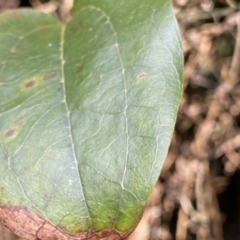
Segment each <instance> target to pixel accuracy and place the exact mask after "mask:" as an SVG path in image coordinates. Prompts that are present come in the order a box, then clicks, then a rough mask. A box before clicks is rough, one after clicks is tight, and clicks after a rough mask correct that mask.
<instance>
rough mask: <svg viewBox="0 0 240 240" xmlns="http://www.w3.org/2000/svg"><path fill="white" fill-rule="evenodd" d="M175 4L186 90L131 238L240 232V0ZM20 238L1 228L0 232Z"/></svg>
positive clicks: (0, 239)
mask: <svg viewBox="0 0 240 240" xmlns="http://www.w3.org/2000/svg"><path fill="white" fill-rule="evenodd" d="M0 3H1V1H0ZM174 4H175V13H176V16H177V18H178V22H179V26H180V29H181V34H182V39H183V47H184V54H185V72H184V79H185V85H184V87H185V91H184V95H183V99H182V103H181V106H180V110H179V114H178V120H177V124H176V129H175V133H174V136H173V140H172V144H171V147H170V151H169V155H168V157H167V160H166V162H165V165H164V167H163V169H162V172H161V176H160V178H159V181H158V183H157V184H156V186H155V188H154V190H153V192H152V195H151V197H150V199H149V203H148V205H147V206H146V209H145V212H144V215H143V218H142V221H141V223H140V224H139V226H138V227H137V229H136V231H135V232H134V233H133V234H132V236H131V237H130V238H129V240H150V239H151V240H173V239H176V240H194V239H196V240H238V239H240V208H239V207H240V171H239V169H240V155H239V154H240V130H239V126H240V83H239V79H240V73H239V71H240V2H239V1H237V0H175V1H174ZM0 6H1V5H0ZM1 231H2V232H1ZM1 233H2V234H1ZM15 239H17V238H16V237H14V236H13V235H12V234H11V233H9V232H8V231H7V230H6V229H2V230H1V229H0V240H15Z"/></svg>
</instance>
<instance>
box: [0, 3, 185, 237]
mask: <svg viewBox="0 0 240 240" xmlns="http://www.w3.org/2000/svg"><path fill="white" fill-rule="evenodd" d="M18 13H19V14H15V15H14V14H13V13H6V14H3V15H2V16H1V17H0V53H1V54H0V64H1V65H0V100H1V101H0V163H1V165H0V179H1V189H2V191H0V199H1V204H2V205H9V204H10V205H12V206H19V205H21V206H26V207H27V208H28V209H29V210H31V211H33V212H34V213H36V214H37V215H38V216H40V217H41V218H43V219H44V220H47V221H49V222H51V223H52V224H53V225H55V226H58V227H60V228H62V229H66V230H67V231H68V232H70V233H77V232H80V231H88V230H89V229H92V230H94V231H101V230H103V229H115V230H117V231H120V232H125V231H128V230H129V229H133V228H134V227H135V225H136V223H137V222H138V220H139V217H140V215H141V212H142V209H143V207H144V205H145V203H146V200H147V197H148V196H149V193H150V191H151V189H152V187H153V185H154V183H155V182H156V180H157V177H158V175H159V170H160V169H161V166H162V163H163V161H164V159H165V157H166V153H167V149H168V146H169V142H170V138H171V134H172V131H173V127H174V123H175V118H176V113H177V109H178V104H179V99H180V96H181V88H182V84H181V80H182V53H181V47H180V40H179V36H178V32H177V27H176V22H175V20H174V16H173V13H172V9H171V3H170V1H155V0H151V1H149V0H148V1H146V0H142V1H138V2H137V1H131V3H129V1H121V3H114V4H113V3H111V1H109V0H104V1H100V2H99V1H96V0H93V1H77V3H76V6H75V8H74V10H73V20H72V21H71V22H70V23H69V24H67V25H62V24H61V23H59V22H58V21H57V20H56V19H54V18H52V17H50V16H46V15H44V14H40V13H36V12H33V11H30V10H22V11H20V12H18ZM26 22H27V24H29V25H27V28H26ZM6 43H7V44H6ZM13 68H14V70H13Z"/></svg>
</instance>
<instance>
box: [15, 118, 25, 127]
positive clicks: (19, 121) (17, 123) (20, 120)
mask: <svg viewBox="0 0 240 240" xmlns="http://www.w3.org/2000/svg"><path fill="white" fill-rule="evenodd" d="M15 124H16V125H18V126H21V125H22V124H23V118H22V117H20V118H18V119H17V120H16V121H15Z"/></svg>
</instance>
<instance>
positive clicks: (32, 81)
mask: <svg viewBox="0 0 240 240" xmlns="http://www.w3.org/2000/svg"><path fill="white" fill-rule="evenodd" d="M35 85H36V81H35V80H29V81H27V82H25V83H24V88H26V89H29V88H32V87H34V86H35Z"/></svg>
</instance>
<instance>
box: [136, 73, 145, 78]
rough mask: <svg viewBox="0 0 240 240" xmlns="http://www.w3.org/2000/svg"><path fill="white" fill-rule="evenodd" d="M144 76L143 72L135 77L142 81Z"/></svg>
mask: <svg viewBox="0 0 240 240" xmlns="http://www.w3.org/2000/svg"><path fill="white" fill-rule="evenodd" d="M146 76H147V74H146V73H145V72H142V73H140V74H139V75H138V76H137V78H138V79H144V78H145V77H146Z"/></svg>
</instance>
